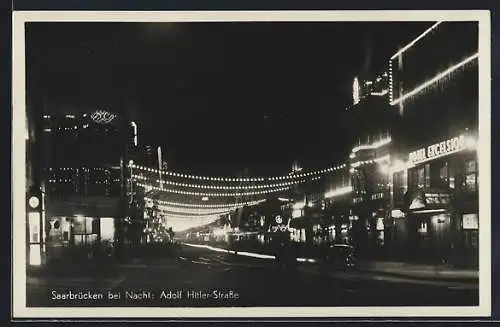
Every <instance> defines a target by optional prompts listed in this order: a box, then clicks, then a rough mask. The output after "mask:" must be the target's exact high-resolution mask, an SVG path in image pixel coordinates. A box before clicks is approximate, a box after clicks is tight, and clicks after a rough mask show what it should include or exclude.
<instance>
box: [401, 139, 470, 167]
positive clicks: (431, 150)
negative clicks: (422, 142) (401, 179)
mask: <svg viewBox="0 0 500 327" xmlns="http://www.w3.org/2000/svg"><path fill="white" fill-rule="evenodd" d="M465 147H466V144H465V136H464V135H460V136H456V137H454V138H451V139H449V140H446V141H442V142H439V143H435V144H431V145H429V146H427V147H425V148H421V149H418V150H416V151H413V152H410V154H409V155H408V163H409V164H418V163H422V162H426V161H429V160H432V159H436V158H440V157H444V156H446V155H449V154H452V153H455V152H459V151H462V150H464V149H465Z"/></svg>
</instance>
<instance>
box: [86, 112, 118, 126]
mask: <svg viewBox="0 0 500 327" xmlns="http://www.w3.org/2000/svg"><path fill="white" fill-rule="evenodd" d="M90 118H92V120H93V121H95V122H96V123H99V124H108V123H110V122H111V121H112V120H113V119H115V118H116V115H115V114H112V113H110V112H108V111H104V110H97V111H95V112H94V113H92V115H90Z"/></svg>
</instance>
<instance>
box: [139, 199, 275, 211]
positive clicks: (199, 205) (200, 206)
mask: <svg viewBox="0 0 500 327" xmlns="http://www.w3.org/2000/svg"><path fill="white" fill-rule="evenodd" d="M144 200H145V201H153V202H156V203H158V204H165V205H171V206H179V207H187V208H230V207H233V206H234V205H235V204H234V203H221V204H192V203H180V202H171V201H164V200H155V199H152V198H149V197H144ZM262 202H266V200H265V199H262V200H256V201H247V202H241V203H239V204H238V205H239V206H254V205H257V204H260V203H262Z"/></svg>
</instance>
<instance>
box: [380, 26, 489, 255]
mask: <svg viewBox="0 0 500 327" xmlns="http://www.w3.org/2000/svg"><path fill="white" fill-rule="evenodd" d="M430 25H431V26H430V27H429V29H428V30H426V31H423V35H424V36H423V37H421V38H420V39H419V40H418V42H414V43H410V44H412V45H411V46H409V47H408V46H406V47H403V48H402V49H401V50H399V51H398V52H397V53H395V54H394V56H392V58H391V59H390V63H389V67H390V76H391V86H392V87H391V90H390V103H391V105H392V106H393V107H394V108H395V110H396V111H397V112H398V113H399V115H400V123H399V124H398V125H397V128H396V129H395V130H394V135H393V137H394V139H395V140H396V144H395V151H394V156H393V157H395V158H394V160H393V172H394V174H393V176H392V178H393V185H394V198H393V204H394V205H393V207H394V208H393V209H394V213H395V217H393V219H392V220H393V222H394V230H393V234H394V236H393V237H394V240H395V243H396V244H395V246H397V247H398V248H400V249H401V252H403V253H401V254H402V255H403V256H409V257H412V258H420V257H425V258H434V259H436V260H437V261H454V262H457V261H461V260H462V259H463V258H472V259H471V261H472V263H475V262H476V263H477V258H478V229H479V212H478V200H479V195H478V181H479V175H478V169H477V167H478V165H477V150H476V149H477V147H476V144H477V131H478V112H479V108H478V101H479V99H478V85H479V83H478V82H479V81H478V24H477V22H476V23H475V22H470V23H464V22H460V23H458V22H438V23H434V24H430ZM457 35H460V38H461V41H460V42H455V40H454V38H455V37H456V36H457ZM422 58H426V60H422ZM395 163H398V164H395ZM401 163H402V165H401ZM469 263H471V262H469Z"/></svg>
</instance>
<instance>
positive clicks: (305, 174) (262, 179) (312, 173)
mask: <svg viewBox="0 0 500 327" xmlns="http://www.w3.org/2000/svg"><path fill="white" fill-rule="evenodd" d="M346 167H347V164H345V163H344V164H340V165H337V166H334V167H329V168H325V169H321V170H316V171H310V172H303V173H296V174H291V175H283V176H272V177H213V176H197V175H190V174H182V173H177V172H173V171H169V170H162V171H161V173H162V174H163V175H166V176H172V177H179V178H188V179H196V180H204V181H215V182H265V181H278V180H289V179H298V178H304V177H309V176H316V175H321V174H327V173H330V172H334V171H337V170H341V169H344V168H346ZM129 168H132V169H139V170H141V171H145V172H151V173H155V174H159V173H160V171H159V170H158V169H154V168H149V167H144V166H139V165H136V164H129Z"/></svg>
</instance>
